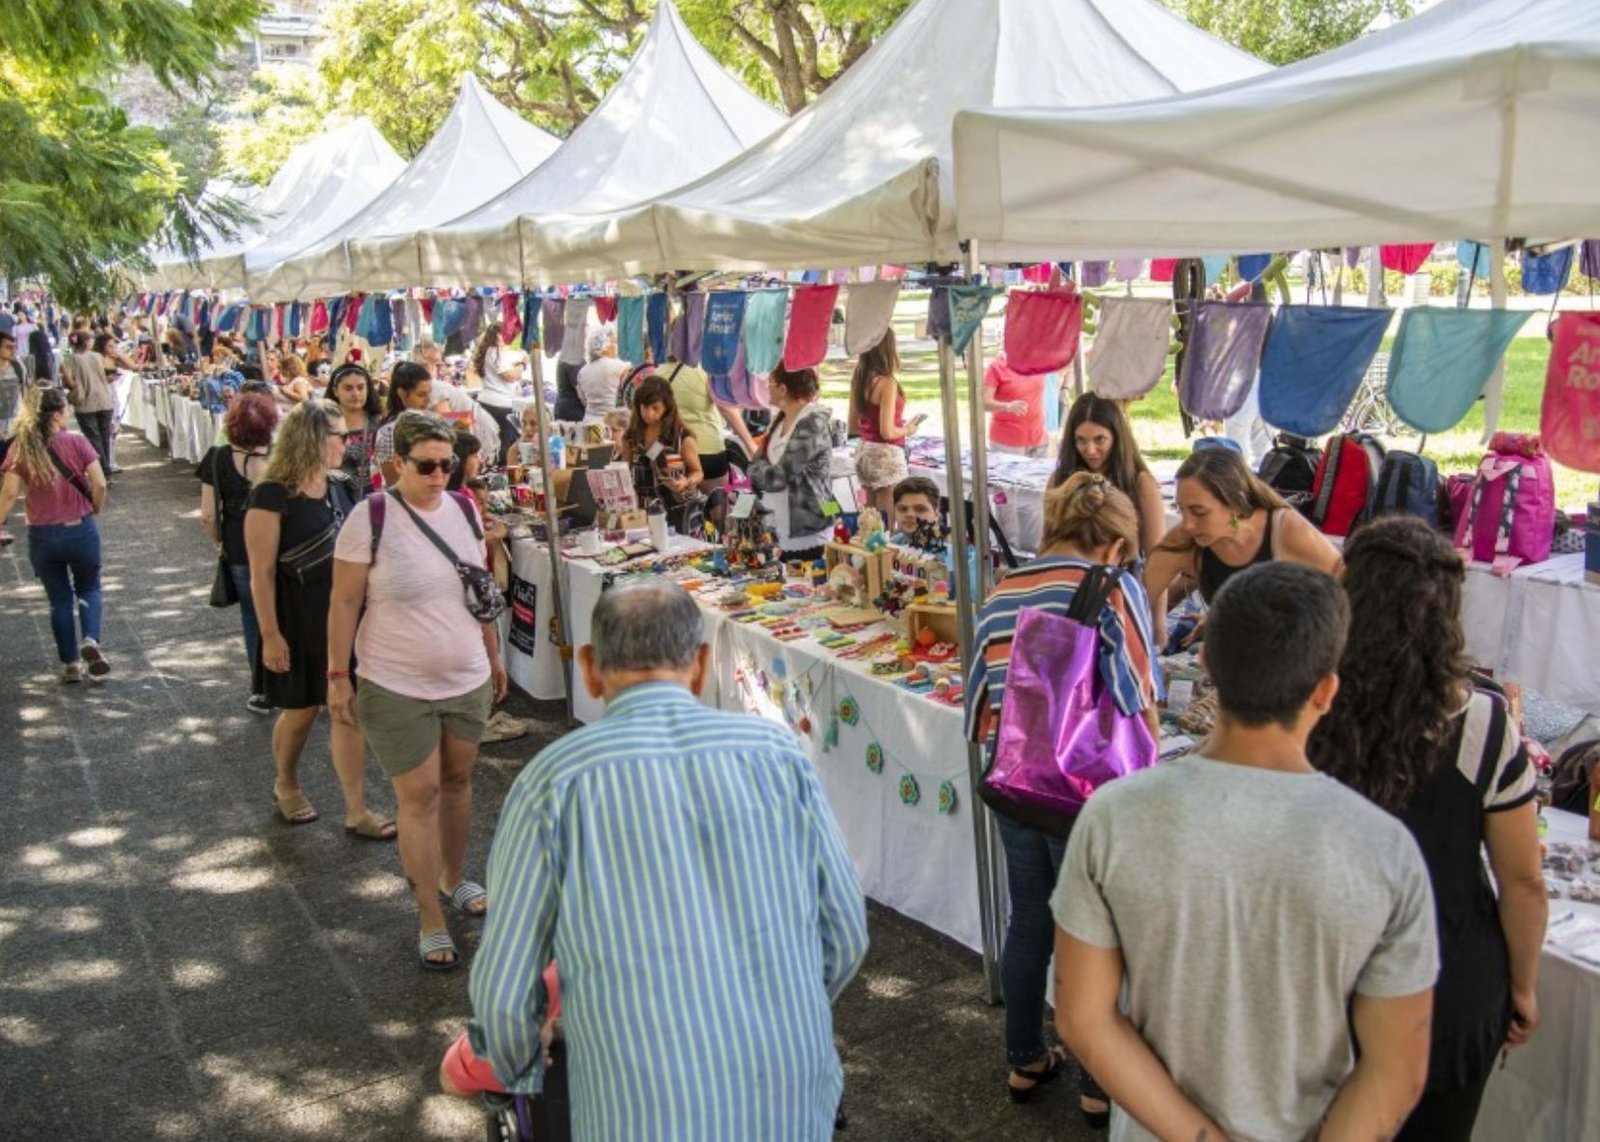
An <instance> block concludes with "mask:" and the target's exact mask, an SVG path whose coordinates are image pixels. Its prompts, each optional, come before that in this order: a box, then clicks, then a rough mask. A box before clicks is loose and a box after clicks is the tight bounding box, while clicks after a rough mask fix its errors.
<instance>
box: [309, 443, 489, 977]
mask: <svg viewBox="0 0 1600 1142" xmlns="http://www.w3.org/2000/svg"><path fill="white" fill-rule="evenodd" d="M454 444H455V435H454V433H453V432H452V431H451V429H450V426H449V425H448V424H447V423H446V422H445V421H444V420H443V419H442V418H440V417H438V416H435V415H433V414H431V413H423V412H403V413H401V414H400V416H399V418H398V419H397V420H396V421H395V422H394V449H395V456H396V457H397V458H398V459H399V462H400V478H399V480H398V481H397V482H396V484H395V486H394V487H392V488H390V489H389V490H388V491H386V492H384V493H381V494H378V495H373V496H370V497H368V498H367V499H366V500H365V501H364V502H362V503H361V504H360V505H358V506H357V507H356V508H355V510H354V511H353V512H351V514H350V519H349V521H348V522H347V523H346V524H345V526H344V530H343V531H341V532H340V533H339V544H338V550H337V551H336V553H335V556H336V557H335V560H334V586H333V609H332V613H331V614H330V616H329V620H328V658H329V660H330V661H331V662H337V663H340V664H341V668H340V669H335V670H330V671H329V672H328V677H329V682H328V708H329V709H330V711H331V712H332V714H333V717H334V719H335V720H336V722H339V723H342V724H344V725H347V726H353V725H354V724H355V721H356V715H357V713H358V712H359V714H360V720H361V727H362V729H363V731H364V732H365V733H366V735H367V740H368V741H370V742H371V743H372V752H373V753H374V754H375V755H376V756H377V758H378V764H379V765H381V766H383V769H384V772H385V773H387V774H388V775H389V779H390V780H391V781H392V782H393V783H394V791H395V797H396V799H397V800H398V801H399V804H400V822H401V828H400V863H401V864H402V865H403V866H404V868H405V872H406V880H407V881H408V882H409V883H410V885H411V891H412V893H413V895H414V896H415V897H416V902H417V911H418V913H419V914H420V919H421V934H420V936H419V938H418V942H417V957H418V961H419V962H420V963H421V966H422V967H423V968H425V969H427V970H429V971H449V970H450V969H452V968H455V967H457V966H459V965H460V963H461V958H460V955H459V954H458V953H457V951H456V947H455V943H454V942H453V941H452V940H451V938H450V933H449V932H448V930H447V929H446V927H445V919H444V911H443V909H442V908H441V906H440V898H441V897H443V898H445V899H448V900H449V901H450V903H451V905H452V906H454V907H455V909H456V910H457V911H458V912H460V913H461V914H462V915H464V916H467V917H470V918H473V919H476V918H478V917H481V916H483V915H484V913H485V912H487V911H488V908H489V898H488V894H487V892H485V891H484V888H483V886H482V885H480V884H477V883H475V882H473V881H471V880H468V879H467V878H466V859H467V834H468V832H469V831H470V829H471V825H472V768H473V765H474V764H475V763H476V762H477V760H478V743H479V742H480V741H481V740H482V739H483V734H484V728H485V726H486V725H487V723H488V720H489V710H490V707H491V705H492V704H493V702H495V701H496V700H498V699H500V698H503V697H504V696H505V692H506V671H505V667H504V665H502V662H501V658H500V643H499V635H498V632H497V629H496V627H495V624H494V621H493V620H492V619H491V620H490V621H487V622H480V621H479V619H478V618H477V617H476V616H475V615H473V614H472V613H471V612H470V611H468V609H467V606H466V601H465V599H464V598H463V587H462V579H461V577H460V575H459V574H458V572H457V568H458V567H459V566H462V565H466V566H470V567H476V568H482V567H483V566H484V559H485V550H484V543H483V529H482V525H481V524H480V523H479V522H478V514H477V507H476V506H475V504H474V503H473V501H472V497H471V496H469V495H467V494H466V493H463V492H449V491H446V489H445V485H446V484H447V483H449V480H450V474H451V472H453V471H454V469H455V465H456V457H455V451H454ZM358 624H359V627H358ZM352 647H353V648H354V649H355V651H356V654H357V657H358V658H359V660H360V670H359V672H358V673H359V676H360V677H359V682H360V684H359V687H358V686H356V685H355V683H354V680H352V679H351V677H350V675H349V673H348V672H347V671H345V670H344V669H342V664H343V663H345V662H346V661H348V660H349V658H350V652H351V649H352Z"/></svg>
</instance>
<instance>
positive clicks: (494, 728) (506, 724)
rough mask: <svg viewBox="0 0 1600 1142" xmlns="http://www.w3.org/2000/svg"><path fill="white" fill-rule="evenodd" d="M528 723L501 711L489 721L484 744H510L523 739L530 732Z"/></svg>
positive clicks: (484, 732) (485, 730) (485, 728)
mask: <svg viewBox="0 0 1600 1142" xmlns="http://www.w3.org/2000/svg"><path fill="white" fill-rule="evenodd" d="M528 729H529V727H528V723H527V722H525V721H524V720H523V719H521V718H513V717H512V716H511V715H510V714H508V713H506V712H505V711H504V710H501V711H500V712H499V713H497V714H495V715H494V716H493V717H492V718H490V719H489V724H488V725H487V726H485V727H484V731H483V738H482V740H483V742H485V743H489V742H508V741H514V740H515V739H517V738H520V737H523V736H525V735H526V734H527V732H528Z"/></svg>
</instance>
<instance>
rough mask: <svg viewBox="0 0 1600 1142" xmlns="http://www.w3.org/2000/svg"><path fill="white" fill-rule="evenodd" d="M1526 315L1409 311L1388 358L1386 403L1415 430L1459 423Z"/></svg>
mask: <svg viewBox="0 0 1600 1142" xmlns="http://www.w3.org/2000/svg"><path fill="white" fill-rule="evenodd" d="M1532 316H1533V314H1532V313H1531V312H1530V311H1527V310H1523V311H1521V312H1518V311H1516V310H1506V309H1430V308H1420V309H1408V310H1406V312H1405V316H1404V317H1402V318H1401V319H1400V332H1399V334H1398V335H1397V336H1396V337H1395V340H1394V352H1393V353H1392V354H1390V357H1389V405H1390V407H1392V408H1393V409H1394V411H1395V413H1396V415H1398V416H1399V417H1400V419H1401V420H1403V421H1405V422H1406V423H1407V424H1409V425H1410V426H1411V427H1412V428H1414V429H1416V430H1417V431H1418V432H1444V431H1445V430H1446V429H1450V428H1454V427H1455V426H1456V425H1457V424H1460V423H1461V418H1462V417H1464V416H1466V415H1467V410H1468V409H1470V408H1471V407H1472V402H1473V401H1475V400H1477V399H1478V397H1479V396H1480V395H1481V394H1482V393H1483V387H1484V386H1485V385H1486V384H1488V383H1489V378H1490V377H1491V376H1493V375H1494V369H1495V366H1496V365H1497V364H1499V362H1500V358H1501V357H1503V356H1505V352H1506V349H1507V348H1508V347H1509V346H1510V344H1511V340H1512V338H1514V337H1515V336H1516V335H1517V331H1518V330H1519V329H1521V328H1522V327H1523V325H1525V324H1527V321H1528V318H1530V317H1532Z"/></svg>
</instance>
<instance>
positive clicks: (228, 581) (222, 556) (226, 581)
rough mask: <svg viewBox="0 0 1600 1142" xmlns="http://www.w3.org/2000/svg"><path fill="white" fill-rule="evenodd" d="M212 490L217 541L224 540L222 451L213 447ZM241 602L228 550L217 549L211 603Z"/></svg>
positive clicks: (224, 505)
mask: <svg viewBox="0 0 1600 1142" xmlns="http://www.w3.org/2000/svg"><path fill="white" fill-rule="evenodd" d="M211 491H212V493H213V494H214V496H215V497H216V501H217V541H218V543H221V542H222V536H223V532H224V530H225V529H226V527H227V522H228V507H227V503H228V500H227V497H226V496H224V495H223V494H222V452H221V450H220V449H213V450H212V453H211ZM238 603H239V588H238V587H236V586H235V585H234V582H233V569H232V568H231V567H229V566H228V552H227V550H226V549H225V548H219V549H218V550H217V570H216V573H215V574H213V575H212V577H211V605H212V606H213V607H217V608H219V609H220V608H223V607H232V606H237V605H238Z"/></svg>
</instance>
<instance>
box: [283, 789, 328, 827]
mask: <svg viewBox="0 0 1600 1142" xmlns="http://www.w3.org/2000/svg"><path fill="white" fill-rule="evenodd" d="M272 800H273V802H274V803H276V805H277V806H278V816H280V817H282V818H283V820H284V823H285V824H288V825H309V824H311V822H313V821H315V820H316V819H317V817H318V813H317V810H316V808H315V806H313V805H312V804H311V802H310V801H307V800H306V795H305V794H304V793H302V792H300V791H299V790H298V789H297V790H295V791H294V792H293V793H291V794H289V795H288V796H287V797H285V796H283V795H282V794H280V793H278V792H277V791H276V790H274V791H273V794H272Z"/></svg>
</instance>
